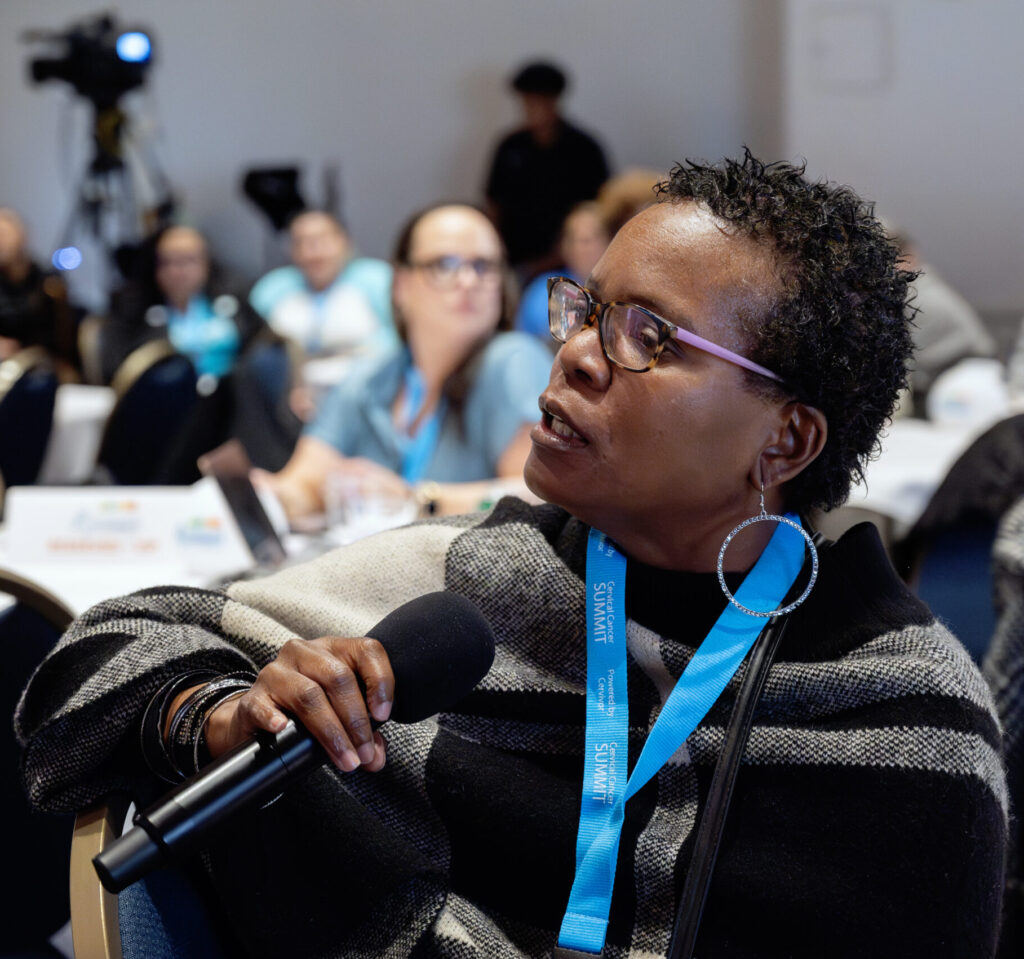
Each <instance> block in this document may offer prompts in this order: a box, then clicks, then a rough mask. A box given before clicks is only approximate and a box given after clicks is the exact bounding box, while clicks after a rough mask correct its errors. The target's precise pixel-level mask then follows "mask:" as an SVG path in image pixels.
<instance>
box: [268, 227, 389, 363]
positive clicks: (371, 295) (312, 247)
mask: <svg viewBox="0 0 1024 959" xmlns="http://www.w3.org/2000/svg"><path fill="white" fill-rule="evenodd" d="M288 234H289V240H290V253H291V259H292V265H291V266H283V267H279V268H277V269H275V270H271V271H270V272H269V273H267V274H266V275H265V276H264V277H262V278H261V279H260V280H259V281H257V283H256V284H255V286H253V288H252V291H251V292H250V294H249V298H250V302H251V303H252V305H253V307H254V308H255V309H256V311H257V312H258V313H259V314H260V315H261V316H263V317H264V318H265V319H266V321H267V322H268V323H269V324H270V327H271V329H273V330H274V332H275V333H278V334H279V335H281V336H284V337H287V338H288V339H290V340H292V341H294V342H295V343H298V344H299V345H300V346H301V347H302V349H303V351H304V352H305V354H306V355H307V356H309V357H316V356H328V355H333V354H339V353H353V352H355V353H381V352H385V351H387V350H388V349H390V348H391V347H393V346H394V344H395V342H396V337H395V331H394V324H393V322H392V318H391V267H390V266H389V265H388V264H387V263H385V262H384V261H383V260H375V259H371V258H369V257H357V256H355V255H354V251H353V247H352V241H351V239H350V238H349V235H348V232H347V231H346V230H345V227H344V226H343V225H342V223H341V221H340V220H339V219H338V218H337V217H336V216H335V215H334V214H333V213H329V212H328V211H326V210H312V209H311V210H306V211H304V212H302V213H299V214H298V215H297V216H295V217H294V218H293V219H292V221H291V224H290V225H289V228H288Z"/></svg>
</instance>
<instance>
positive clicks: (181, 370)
mask: <svg viewBox="0 0 1024 959" xmlns="http://www.w3.org/2000/svg"><path fill="white" fill-rule="evenodd" d="M111 386H112V387H113V389H114V392H115V393H116V395H117V399H116V401H115V403H114V408H113V410H111V413H110V418H109V419H108V420H107V425H106V427H105V429H104V431H103V439H102V440H101V441H100V452H99V455H98V457H97V462H98V465H100V466H101V467H105V468H106V469H107V470H109V472H110V474H111V477H112V478H113V480H114V482H115V483H119V484H122V485H138V486H145V485H148V484H150V483H154V482H159V479H160V476H161V471H162V465H163V462H164V459H165V458H166V456H167V454H168V450H169V449H171V448H172V447H173V446H174V443H175V441H176V440H177V438H178V436H179V434H180V433H181V431H182V429H183V428H184V426H185V424H186V422H187V421H188V417H189V414H190V413H191V412H192V410H193V408H194V407H195V405H196V402H197V394H196V372H195V368H194V367H193V366H192V362H191V360H189V359H188V357H186V356H183V355H182V354H180V353H178V352H177V351H176V350H175V349H174V347H173V346H171V344H170V343H169V342H168V341H167V340H163V339H160V340H153V341H151V342H149V343H145V344H143V345H142V346H140V347H139V348H138V349H136V350H133V351H132V352H131V353H130V354H129V355H128V357H127V358H126V359H125V361H124V362H123V363H122V364H121V366H120V367H118V370H117V372H116V373H115V374H114V378H113V380H112V381H111Z"/></svg>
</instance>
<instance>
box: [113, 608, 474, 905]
mask: <svg viewBox="0 0 1024 959" xmlns="http://www.w3.org/2000/svg"><path fill="white" fill-rule="evenodd" d="M367 635H369V636H372V637H373V638H374V639H376V640H378V641H379V642H380V643H381V645H382V646H383V647H384V649H385V650H386V651H387V654H388V659H389V660H390V661H391V669H392V671H393V672H394V675H395V698H394V705H393V707H392V710H391V717H390V719H392V720H394V721H395V722H399V723H416V722H419V721H420V720H423V719H426V718H427V717H429V716H433V715H435V714H436V713H439V712H442V711H443V710H445V709H447V708H449V707H450V706H452V705H454V704H455V703H456V702H458V701H459V700H460V699H462V698H463V697H464V696H465V695H466V694H467V693H469V692H470V691H471V690H472V689H473V687H474V686H476V684H477V683H478V682H480V680H481V679H483V677H484V676H485V675H486V674H487V671H488V670H489V669H490V668H491V663H492V662H493V661H494V635H493V634H492V633H491V628H490V626H489V625H488V624H487V620H485V619H484V617H483V614H482V613H481V612H480V610H479V609H477V607H476V606H474V605H473V603H471V602H470V601H469V600H467V599H465V598H464V597H462V596H459V595H457V594H455V593H428V594H427V595H425V596H420V597H419V598H418V599H414V600H412V601H411V602H408V603H405V604H404V605H403V606H399V607H398V609H396V610H394V611H393V612H391V613H389V614H388V615H387V616H385V617H384V619H382V620H381V621H380V622H379V623H378V624H377V625H376V626H374V627H373V628H372V629H370V630H369V631H368V633H367ZM328 761H329V760H328V757H327V753H326V752H325V750H324V749H323V747H322V746H321V745H320V744H319V743H318V742H317V741H316V740H315V739H314V738H313V737H312V735H310V733H308V732H307V731H306V730H305V729H304V728H303V727H301V726H299V725H298V724H297V723H295V722H294V721H290V722H289V723H288V725H287V726H285V728H284V729H283V730H281V732H279V733H268V732H261V733H258V734H257V735H256V737H255V738H254V739H252V740H250V741H248V742H245V743H242V744H241V745H239V746H236V747H235V748H234V749H232V750H231V751H229V752H227V753H225V754H224V755H223V756H221V757H220V758H219V759H217V760H216V761H214V762H213V763H211V764H210V765H209V766H207V767H206V768H205V769H203V770H201V771H200V772H199V773H197V774H196V775H195V776H193V777H192V778H191V779H189V780H187V781H186V782H183V783H182V784H181V785H180V786H177V787H176V788H175V789H173V790H172V791H171V792H169V793H167V795H165V796H163V797H162V798H161V799H159V800H158V801H157V802H156V803H154V804H153V805H152V806H150V807H149V808H148V809H147V810H145V811H144V812H141V813H137V814H136V815H135V819H134V825H133V826H132V828H131V829H129V830H128V831H127V832H126V833H125V834H124V835H123V836H121V837H120V838H119V839H117V840H115V841H114V842H112V843H111V844H110V846H108V847H107V848H106V849H104V850H103V852H101V853H100V854H99V855H98V856H96V857H95V858H94V859H93V865H94V866H95V868H96V872H97V874H98V875H99V877H100V881H101V882H102V883H103V885H104V886H105V887H106V888H107V889H109V890H110V891H111V892H120V891H121V890H122V889H124V888H125V887H126V886H130V885H131V884H132V883H133V882H136V881H137V880H139V879H141V878H142V877H143V876H145V875H147V874H149V873H150V872H152V871H153V870H155V869H159V868H160V867H161V866H165V865H167V864H169V863H172V862H180V861H181V860H182V859H184V858H186V857H187V856H189V855H190V854H192V853H193V852H195V850H196V849H198V848H200V847H201V846H202V845H203V843H204V841H205V839H206V837H207V836H208V835H209V832H210V830H212V829H215V828H216V826H217V824H218V823H220V822H221V821H222V820H224V819H226V818H227V817H228V816H231V815H233V814H235V813H237V812H239V811H241V810H243V809H247V808H249V807H250V806H254V805H258V804H262V803H265V802H268V801H269V800H271V799H273V798H274V797H275V796H276V795H278V794H279V793H280V792H281V791H282V790H283V789H285V788H286V787H287V786H289V785H291V783H293V782H295V781H296V780H297V779H298V778H299V777H301V776H302V775H304V774H305V773H307V772H309V771H310V770H312V769H314V768H316V767H317V766H320V765H322V764H324V763H326V762H328Z"/></svg>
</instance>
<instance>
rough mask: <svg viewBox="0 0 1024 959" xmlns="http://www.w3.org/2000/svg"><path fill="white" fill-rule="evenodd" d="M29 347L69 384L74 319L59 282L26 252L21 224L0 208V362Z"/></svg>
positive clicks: (11, 212)
mask: <svg viewBox="0 0 1024 959" xmlns="http://www.w3.org/2000/svg"><path fill="white" fill-rule="evenodd" d="M30 346H41V347H42V348H43V349H45V350H46V351H47V353H49V354H50V356H51V358H52V359H53V360H54V362H55V363H56V366H57V372H58V374H59V375H60V376H61V378H62V379H65V380H75V379H77V378H78V377H77V373H76V366H77V362H76V347H75V320H74V315H73V312H72V310H71V308H70V306H69V305H68V294H67V288H66V286H65V285H64V281H63V280H62V279H61V278H60V276H58V275H57V274H56V273H55V272H53V271H52V270H46V269H43V268H42V267H41V266H39V264H37V263H36V262H35V261H34V260H33V259H32V256H31V254H30V253H29V249H28V234H27V231H26V229H25V224H24V221H23V220H22V219H21V217H20V216H19V215H18V214H17V213H16V212H15V211H14V210H12V209H11V208H10V207H0V360H5V359H7V358H8V357H10V356H13V355H14V354H15V353H17V352H18V351H19V350H22V349H25V348H26V347H30Z"/></svg>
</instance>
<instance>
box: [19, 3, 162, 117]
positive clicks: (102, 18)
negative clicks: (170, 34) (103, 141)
mask: <svg viewBox="0 0 1024 959" xmlns="http://www.w3.org/2000/svg"><path fill="white" fill-rule="evenodd" d="M24 39H25V40H26V41H27V42H30V43H36V42H45V43H50V44H55V45H59V46H60V47H62V49H61V50H60V51H59V54H58V55H56V56H49V57H36V58H35V59H33V60H31V61H29V71H30V75H31V77H32V80H33V81H34V82H35V83H43V82H45V81H46V80H62V81H64V82H65V83H69V84H71V86H73V87H74V88H75V92H76V93H78V94H79V95H80V96H82V97H85V98H86V99H88V100H90V101H91V102H92V103H93V104H94V105H95V107H96V108H97V110H104V109H108V108H110V107H113V106H115V105H116V104H117V102H118V101H119V100H120V99H121V97H122V96H123V95H124V94H126V93H127V92H128V91H129V90H134V89H135V88H136V87H141V86H142V84H143V83H145V80H146V73H147V71H148V70H149V67H150V64H151V63H152V59H153V44H152V40H151V39H150V36H149V34H148V33H146V32H145V31H144V30H140V29H131V30H122V29H120V28H119V27H118V26H117V24H116V22H115V20H114V18H113V17H112V16H111V15H110V14H101V15H99V16H97V17H93V18H90V19H87V20H83V21H81V22H80V23H76V24H73V25H72V26H71V27H69V28H68V29H67V30H65V31H53V30H32V31H29V32H28V33H27V34H25V36H24ZM55 52H56V51H55Z"/></svg>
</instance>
